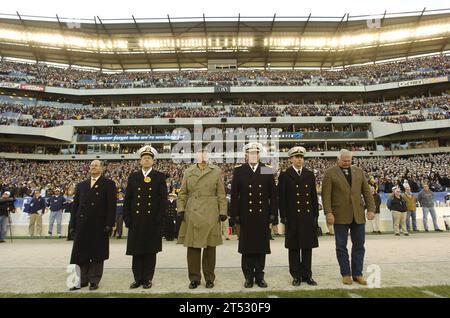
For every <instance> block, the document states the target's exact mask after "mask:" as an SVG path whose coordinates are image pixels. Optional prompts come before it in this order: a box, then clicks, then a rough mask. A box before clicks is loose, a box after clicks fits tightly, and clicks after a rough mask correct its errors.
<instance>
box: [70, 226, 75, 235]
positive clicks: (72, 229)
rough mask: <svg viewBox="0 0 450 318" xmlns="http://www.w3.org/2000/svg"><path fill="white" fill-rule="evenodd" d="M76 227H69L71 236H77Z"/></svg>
mask: <svg viewBox="0 0 450 318" xmlns="http://www.w3.org/2000/svg"><path fill="white" fill-rule="evenodd" d="M75 232H76V231H75V229H74V228H73V227H71V228H70V229H69V236H70V237H74V236H75Z"/></svg>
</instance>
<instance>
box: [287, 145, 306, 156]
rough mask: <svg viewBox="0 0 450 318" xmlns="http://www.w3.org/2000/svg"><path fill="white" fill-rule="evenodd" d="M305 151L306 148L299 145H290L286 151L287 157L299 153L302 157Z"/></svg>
mask: <svg viewBox="0 0 450 318" xmlns="http://www.w3.org/2000/svg"><path fill="white" fill-rule="evenodd" d="M305 153H306V149H305V148H304V147H301V146H297V147H292V148H291V149H289V151H288V157H289V158H290V157H294V156H299V155H300V156H302V157H304V156H305Z"/></svg>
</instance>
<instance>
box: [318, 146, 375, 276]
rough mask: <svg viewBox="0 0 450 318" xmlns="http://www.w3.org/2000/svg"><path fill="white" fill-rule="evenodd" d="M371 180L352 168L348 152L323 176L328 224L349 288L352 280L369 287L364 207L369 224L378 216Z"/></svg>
mask: <svg viewBox="0 0 450 318" xmlns="http://www.w3.org/2000/svg"><path fill="white" fill-rule="evenodd" d="M367 180H368V179H367V177H366V175H365V174H364V171H363V170H362V169H360V168H358V167H356V166H352V153H351V152H350V151H348V150H346V149H342V150H341V151H339V154H338V162H337V165H335V166H333V167H331V168H329V169H328V170H326V171H325V174H324V176H323V182H322V201H323V208H324V212H325V215H326V220H327V223H328V224H334V233H335V234H334V235H335V239H336V256H337V259H338V262H339V267H340V271H341V275H342V282H343V283H344V284H346V285H350V284H352V278H353V280H354V281H355V282H357V283H359V284H361V285H366V284H367V282H366V280H365V279H364V277H363V264H364V253H365V248H364V242H365V223H366V218H365V215H364V206H366V207H367V218H368V219H369V220H373V219H374V216H375V215H374V211H375V203H374V200H373V197H372V194H371V192H370V188H369V184H368V182H367ZM361 196H363V197H364V201H365V202H363V201H362V199H361ZM349 230H350V236H351V240H352V255H351V257H352V260H351V267H350V262H349V255H348V251H347V238H348V232H349Z"/></svg>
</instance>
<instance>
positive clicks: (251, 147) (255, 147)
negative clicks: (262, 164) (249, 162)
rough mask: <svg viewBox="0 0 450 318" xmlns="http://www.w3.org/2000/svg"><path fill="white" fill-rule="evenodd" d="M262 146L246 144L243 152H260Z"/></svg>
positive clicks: (255, 143)
mask: <svg viewBox="0 0 450 318" xmlns="http://www.w3.org/2000/svg"><path fill="white" fill-rule="evenodd" d="M263 149H264V148H263V145H262V144H261V143H259V142H256V141H255V142H249V143H248V144H246V145H245V146H244V152H246V153H247V152H252V151H257V152H261V151H262V150H263Z"/></svg>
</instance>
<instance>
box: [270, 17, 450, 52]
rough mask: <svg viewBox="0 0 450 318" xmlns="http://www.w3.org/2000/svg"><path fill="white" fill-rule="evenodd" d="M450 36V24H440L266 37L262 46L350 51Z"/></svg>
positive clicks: (286, 48) (280, 48)
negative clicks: (350, 32) (358, 48)
mask: <svg viewBox="0 0 450 318" xmlns="http://www.w3.org/2000/svg"><path fill="white" fill-rule="evenodd" d="M449 34H450V23H440V24H432V25H424V26H419V27H417V28H406V29H397V30H389V31H380V32H370V33H360V34H347V35H343V36H340V37H323V36H322V37H314V36H305V37H301V38H300V37H276V36H271V37H268V38H267V37H266V38H264V46H265V47H269V49H274V50H283V49H285V50H289V49H304V50H328V49H351V48H357V47H361V46H373V45H377V44H378V43H379V44H380V45H386V44H395V43H399V42H400V43H404V42H406V41H416V40H417V41H420V40H427V39H432V38H435V37H440V36H446V35H449Z"/></svg>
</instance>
